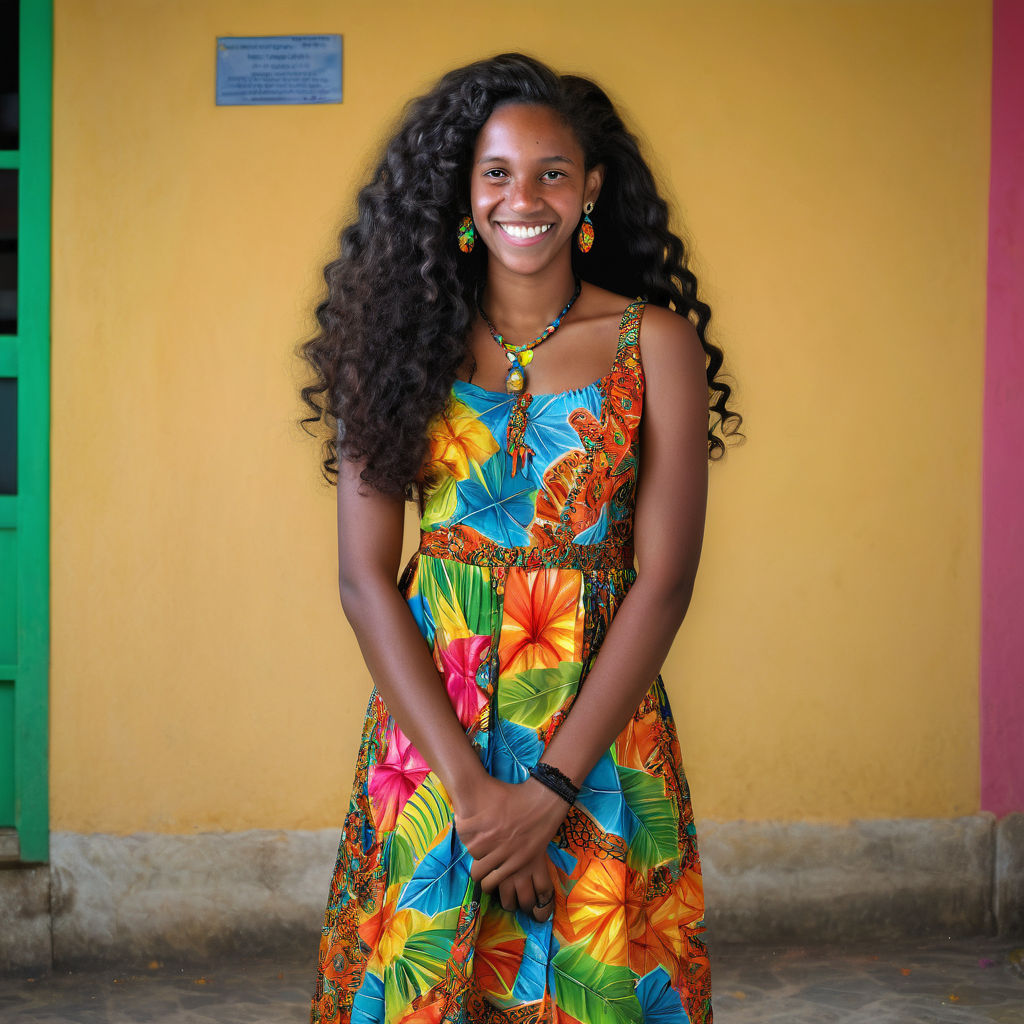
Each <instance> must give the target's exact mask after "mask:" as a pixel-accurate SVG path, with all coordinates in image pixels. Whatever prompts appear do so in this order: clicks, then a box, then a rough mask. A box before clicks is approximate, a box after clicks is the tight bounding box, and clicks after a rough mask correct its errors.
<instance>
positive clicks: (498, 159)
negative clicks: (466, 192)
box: [477, 154, 575, 164]
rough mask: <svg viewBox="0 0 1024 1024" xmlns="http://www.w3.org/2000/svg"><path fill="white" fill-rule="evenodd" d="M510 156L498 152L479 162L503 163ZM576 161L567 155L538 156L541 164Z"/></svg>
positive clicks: (507, 160)
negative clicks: (500, 154)
mask: <svg viewBox="0 0 1024 1024" xmlns="http://www.w3.org/2000/svg"><path fill="white" fill-rule="evenodd" d="M508 162H509V158H508V157H507V156H499V155H497V154H491V155H490V156H482V157H480V159H479V160H477V163H478V164H501V163H508ZM574 162H575V161H573V160H571V159H570V158H569V157H567V156H542V157H538V158H537V163H539V164H555V163H559V164H571V163H574Z"/></svg>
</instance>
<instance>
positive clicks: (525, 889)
mask: <svg viewBox="0 0 1024 1024" xmlns="http://www.w3.org/2000/svg"><path fill="white" fill-rule="evenodd" d="M511 881H512V884H513V885H514V886H515V890H516V902H517V903H518V904H519V909H520V910H522V911H524V912H525V913H531V912H532V911H533V908H534V906H535V905H536V903H537V892H536V890H535V889H534V888H533V877H532V875H531V874H530V872H529V871H528V870H524V871H517V872H516V873H515V874H514V875H513V876H512V878H511Z"/></svg>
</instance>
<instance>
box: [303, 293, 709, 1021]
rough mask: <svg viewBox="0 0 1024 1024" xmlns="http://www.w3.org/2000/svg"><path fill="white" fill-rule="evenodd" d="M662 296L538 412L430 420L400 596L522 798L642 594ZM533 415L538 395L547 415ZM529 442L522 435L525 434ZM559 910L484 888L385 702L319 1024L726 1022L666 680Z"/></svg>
mask: <svg viewBox="0 0 1024 1024" xmlns="http://www.w3.org/2000/svg"><path fill="white" fill-rule="evenodd" d="M642 313H643V303H642V302H635V303H632V304H630V306H629V308H628V309H627V310H626V313H625V315H624V316H623V318H622V324H621V329H620V332H619V345H618V348H617V351H616V354H615V359H614V362H613V365H612V368H611V370H610V372H609V373H608V374H606V375H605V376H604V377H602V378H601V379H600V380H599V381H595V382H594V383H593V384H591V385H588V386H587V387H585V388H577V389H571V390H568V391H564V392H559V393H556V394H550V395H531V396H529V402H528V405H529V410H528V411H529V415H528V416H523V417H521V421H517V423H516V424H514V426H515V427H516V429H517V430H518V431H519V433H520V434H521V435H522V436H521V437H520V436H519V435H518V434H516V435H515V437H516V445H515V446H513V447H515V448H516V451H518V452H519V455H520V456H521V455H522V454H523V452H524V451H528V453H529V457H528V458H527V459H526V460H525V461H523V460H522V458H521V457H520V458H516V457H515V453H514V452H513V453H510V452H509V451H508V450H507V449H506V446H505V444H504V443H503V442H504V440H505V439H506V438H507V437H508V436H509V429H508V428H509V418H510V416H511V415H513V413H514V409H513V406H514V401H513V399H511V398H510V397H509V396H508V395H505V394H504V393H500V394H499V393H496V392H489V391H486V390H485V389H482V388H479V387H477V386H475V385H472V384H467V383H465V382H462V381H456V382H455V384H454V386H453V387H452V393H451V396H450V401H449V403H448V406H447V408H446V410H445V412H444V414H443V415H442V416H439V417H438V418H437V419H436V420H435V421H434V422H433V423H432V424H431V427H430V431H429V437H428V458H427V461H426V462H425V464H424V469H423V473H422V479H423V480H424V484H425V486H424V508H423V516H422V520H421V524H420V528H421V536H420V546H419V550H418V552H417V553H416V555H414V557H413V559H412V560H411V561H410V562H409V564H408V566H407V567H406V569H405V572H404V573H403V575H402V579H401V581H400V584H399V587H400V590H401V592H402V594H403V596H404V597H405V600H406V601H407V603H408V606H409V611H410V613H411V615H412V616H413V618H414V620H415V621H416V623H417V626H418V627H419V630H420V632H421V634H422V636H423V639H424V642H425V643H426V644H427V645H428V647H429V649H430V652H431V655H432V657H433V661H434V665H435V666H436V668H437V673H438V687H439V688H440V689H441V690H442V692H444V693H446V695H447V697H448V700H449V702H450V703H451V706H452V710H453V712H454V714H455V715H456V716H457V717H458V720H459V722H460V723H461V724H462V727H463V729H464V730H465V733H466V736H467V738H468V740H469V741H470V743H471V744H472V745H473V747H474V748H475V749H476V751H477V753H478V754H479V757H480V759H481V762H482V763H483V765H484V767H485V768H486V770H487V771H488V772H489V773H490V774H491V775H493V776H494V777H496V778H499V779H501V780H502V781H504V782H507V783H512V784H516V783H522V782H524V781H526V780H527V779H528V777H529V776H528V771H529V769H530V767H532V766H533V765H534V764H536V762H537V761H538V760H542V759H543V755H544V749H545V746H546V744H547V743H548V742H549V741H550V739H551V737H552V736H553V735H554V733H555V731H556V730H557V728H558V727H559V725H560V723H561V722H562V721H563V720H564V719H565V717H566V715H568V714H570V713H571V708H572V705H573V702H574V701H575V699H576V695H577V693H578V692H579V690H580V687H581V686H582V685H583V684H584V683H585V680H586V676H587V673H588V672H589V671H590V669H591V667H592V666H593V664H594V661H595V659H596V658H598V657H599V655H600V649H601V645H602V643H603V640H604V637H605V635H606V633H607V630H608V627H609V625H610V623H611V622H612V620H613V619H614V616H615V614H616V613H617V611H618V609H619V608H620V607H621V604H622V602H623V600H624V599H625V597H626V595H627V593H628V591H629V588H630V586H631V585H632V583H633V581H634V580H635V578H636V572H635V569H634V567H633V519H634V511H635V510H634V502H635V496H636V484H637V473H638V468H639V436H640V422H641V416H642V412H643V393H644V377H643V367H642V363H641V359H640V350H639V346H638V339H639V329H640V321H641V316H642ZM525 405H526V403H525V402H524V403H522V407H523V408H525ZM513 433H514V434H515V431H513ZM548 857H549V861H550V864H549V867H550V874H551V878H552V882H553V885H554V916H553V918H552V920H551V921H550V922H545V923H540V922H537V921H535V920H534V919H533V917H532V915H530V914H522V913H509V912H507V911H506V910H504V909H503V908H502V906H501V905H500V902H499V900H498V898H497V895H494V896H492V895H489V894H487V893H484V892H483V891H482V890H481V888H480V885H479V883H474V882H473V880H472V877H471V875H470V870H471V868H472V858H471V857H470V855H469V852H468V851H467V850H466V848H465V847H464V846H463V844H462V842H461V840H460V839H459V837H458V835H457V833H456V831H455V830H454V812H453V810H452V806H451V801H450V798H449V796H448V794H447V793H446V792H445V791H444V788H443V787H442V786H441V784H440V782H439V780H438V779H437V777H436V776H435V775H433V774H432V773H431V772H430V769H429V766H428V765H427V764H426V763H425V762H424V760H423V758H422V756H421V755H420V753H419V752H418V751H417V750H416V748H415V747H414V746H413V745H412V744H411V743H410V742H409V740H408V738H407V737H406V735H405V734H404V733H403V732H402V730H401V729H400V728H399V727H398V725H397V723H396V722H395V721H394V719H393V718H392V716H391V714H390V713H389V711H388V708H387V706H386V705H385V703H384V701H383V699H382V698H381V696H380V695H379V694H378V693H376V691H375V692H374V693H373V694H372V695H371V698H370V702H369V707H368V709H367V715H366V720H365V724H364V727H363V734H362V740H361V744H360V749H359V755H358V757H357V759H356V771H355V779H354V782H353V787H352V797H351V801H350V804H349V811H348V814H347V816H346V818H345V822H344V827H343V830H342V836H341V842H340V844H339V849H338V860H337V864H336V866H335V871H334V875H333V877H332V879H331V885H330V891H329V895H328V903H327V909H326V911H325V914H324V924H323V932H322V936H321V943H320V951H319V956H318V971H317V978H316V987H315V990H314V994H313V999H312V1005H311V1008H310V1021H311V1024H442V1022H460V1021H461V1022H463V1024H466V1022H471V1024H598V1022H599V1021H600V1024H606V1022H607V1024H640V1022H641V1021H650V1022H657V1024H712V1012H711V983H710V969H709V965H708V958H707V950H706V949H705V948H704V944H703V942H702V940H701V938H700V934H701V932H702V931H703V910H704V894H703V885H702V878H701V873H700V858H699V855H698V852H697V844H696V833H695V829H694V825H693V809H692V807H691V804H690V795H689V789H688V787H687V783H686V778H685V775H684V774H683V769H682V763H681V756H680V752H679V744H678V739H677V735H676V730H675V724H674V721H673V718H672V712H671V709H670V707H669V703H668V698H667V696H666V694H665V688H664V685H663V683H662V680H661V678H660V677H658V678H656V679H655V680H654V681H653V682H652V684H651V687H650V689H649V690H648V692H647V694H646V696H645V697H644V698H643V700H642V701H641V702H640V705H639V707H638V708H637V709H636V712H635V714H634V715H633V717H632V719H631V720H630V721H629V722H628V723H627V724H626V726H625V727H624V728H623V730H622V731H621V733H620V734H619V736H618V737H617V738H616V739H615V741H614V743H613V744H612V746H611V749H610V750H609V751H608V752H607V753H606V754H605V755H604V756H603V757H602V758H601V759H600V760H599V761H598V763H597V764H596V765H595V766H594V768H593V769H592V771H591V772H590V774H589V775H588V776H587V778H586V779H585V780H584V783H583V786H582V787H581V789H580V795H579V798H578V799H577V801H576V804H575V805H574V806H573V807H572V808H571V809H570V811H569V812H568V814H567V815H566V818H565V821H564V823H563V824H562V826H561V827H560V828H559V830H558V833H557V834H556V835H555V837H554V840H553V841H552V843H551V844H550V845H549V847H548Z"/></svg>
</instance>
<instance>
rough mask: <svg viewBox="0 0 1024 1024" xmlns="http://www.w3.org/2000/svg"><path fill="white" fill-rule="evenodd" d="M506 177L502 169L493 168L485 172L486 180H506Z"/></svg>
mask: <svg viewBox="0 0 1024 1024" xmlns="http://www.w3.org/2000/svg"><path fill="white" fill-rule="evenodd" d="M506 176H507V175H506V174H505V172H504V171H503V170H502V169H501V168H500V167H492V168H491V169H490V170H489V171H484V177H485V178H504V177H506Z"/></svg>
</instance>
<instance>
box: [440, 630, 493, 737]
mask: <svg viewBox="0 0 1024 1024" xmlns="http://www.w3.org/2000/svg"><path fill="white" fill-rule="evenodd" d="M490 646H491V638H490V637H489V636H467V637H460V638H459V639H458V640H452V641H450V642H449V644H448V646H447V647H446V648H444V649H443V650H442V651H441V666H442V668H443V670H444V684H445V687H446V688H447V690H448V699H449V700H450V701H451V702H452V707H453V708H455V714H456V715H458V716H459V721H460V722H461V723H462V724H463V725H464V726H466V728H467V729H468V728H469V727H470V726H471V725H472V724H473V722H474V721H476V719H477V717H478V716H479V714H480V712H481V711H482V710H483V709H484V708H485V707H486V706H487V693H486V691H484V690H482V689H481V688H480V687H479V686H477V684H476V673H477V669H479V668H480V662H481V661H483V659H484V658H485V657H486V656H487V652H488V651H489V650H490Z"/></svg>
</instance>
